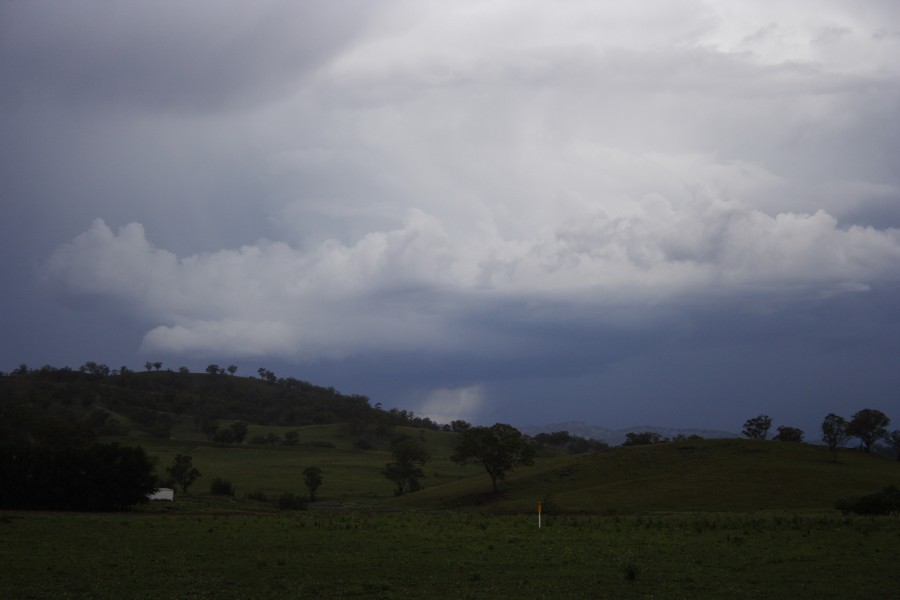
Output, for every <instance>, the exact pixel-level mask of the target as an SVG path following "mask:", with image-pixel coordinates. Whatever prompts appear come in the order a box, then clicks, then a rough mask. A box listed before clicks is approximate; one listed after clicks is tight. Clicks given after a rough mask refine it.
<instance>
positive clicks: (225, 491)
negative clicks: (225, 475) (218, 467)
mask: <svg viewBox="0 0 900 600" xmlns="http://www.w3.org/2000/svg"><path fill="white" fill-rule="evenodd" d="M209 493H210V494H213V495H214V496H234V486H233V485H231V482H230V481H228V480H227V479H222V478H221V477H216V478H215V479H213V480H212V483H210V484H209Z"/></svg>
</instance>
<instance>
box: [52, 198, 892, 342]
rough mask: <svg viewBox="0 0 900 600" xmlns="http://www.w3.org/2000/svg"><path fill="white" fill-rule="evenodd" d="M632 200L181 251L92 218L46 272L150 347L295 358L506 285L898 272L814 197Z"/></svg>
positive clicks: (713, 296) (779, 283)
mask: <svg viewBox="0 0 900 600" xmlns="http://www.w3.org/2000/svg"><path fill="white" fill-rule="evenodd" d="M635 206H636V207H637V208H636V209H635V210H634V211H633V212H632V214H631V215H629V216H618V217H610V216H608V215H606V214H605V213H603V211H602V210H599V209H596V210H593V211H585V212H584V213H583V214H575V215H573V214H568V215H567V216H566V218H565V219H564V220H562V221H560V222H558V223H555V224H553V226H552V227H548V228H545V229H544V230H543V231H542V232H540V233H538V234H535V235H531V236H529V237H524V238H519V239H505V238H502V237H500V236H495V237H492V238H491V237H486V236H483V235H482V236H467V235H465V234H460V233H456V234H451V233H449V232H448V230H447V228H445V227H444V226H443V225H442V222H441V220H440V219H439V218H438V217H437V216H434V215H429V214H426V213H425V212H423V211H421V210H416V209H413V210H410V211H409V212H408V214H407V216H406V219H405V220H404V221H403V223H401V224H400V225H399V226H398V227H396V228H395V229H392V230H389V231H378V232H371V233H369V234H367V235H365V236H363V237H362V238H361V239H359V240H358V241H356V242H355V243H352V244H344V243H339V242H337V241H334V240H330V241H327V242H325V243H323V244H321V245H319V246H318V247H316V248H313V249H311V250H300V249H298V248H294V247H291V246H289V245H287V244H284V243H281V242H271V241H266V240H262V241H259V242H257V243H255V244H252V245H245V246H242V247H240V248H237V249H225V250H220V251H217V252H212V253H207V254H197V255H192V256H186V257H177V256H175V255H174V254H173V253H171V252H168V251H166V250H164V249H160V248H156V247H154V246H153V245H152V244H151V243H150V242H149V241H148V240H147V238H146V235H145V232H144V229H143V227H142V226H141V225H139V224H136V223H132V224H129V225H126V226H125V227H122V228H120V229H119V230H118V231H117V232H113V231H112V230H111V229H110V228H109V227H108V226H107V225H106V224H105V223H104V222H103V221H102V220H99V219H98V220H96V221H95V222H94V224H93V225H92V226H91V228H90V229H89V230H87V231H85V232H84V233H82V234H81V235H79V236H78V237H76V238H75V239H74V240H73V241H72V242H71V243H68V244H65V245H63V246H60V247H59V248H58V249H57V250H56V251H55V252H54V253H53V255H52V256H51V257H50V258H49V260H48V261H47V263H46V265H45V271H44V272H45V277H46V280H47V281H48V283H50V284H51V285H52V286H53V287H54V289H56V290H57V291H58V292H59V293H61V294H62V295H63V296H64V297H71V298H80V299H84V298H97V299H102V300H103V301H105V302H115V303H118V304H119V305H120V306H121V307H122V308H123V310H127V311H132V312H136V313H139V314H140V315H141V316H142V317H144V318H146V319H150V320H151V321H155V322H156V323H157V325H156V326H155V327H154V328H153V329H152V330H150V331H149V332H148V333H147V335H146V336H145V338H144V341H143V343H144V346H145V348H147V349H148V350H155V351H159V350H166V351H172V352H179V353H203V352H210V351H215V350H221V349H223V348H227V349H228V350H229V351H230V352H233V353H235V354H237V355H241V354H245V355H266V354H269V355H279V356H294V357H305V358H314V357H317V356H332V357H334V356H346V355H349V354H354V353H356V352H360V351H370V350H372V349H375V348H394V349H403V350H409V349H415V348H418V347H423V348H424V347H428V348H434V347H442V346H443V347H447V348H455V349H457V350H458V349H460V348H462V347H464V346H465V345H466V344H467V343H470V342H471V340H468V339H466V336H465V334H464V333H463V332H461V331H460V330H459V328H458V327H457V325H458V324H457V323H456V321H457V319H459V318H460V317H461V316H463V315H461V314H460V311H461V310H475V311H483V312H486V313H489V312H490V311H491V310H494V309H495V308H496V307H495V303H496V304H497V305H499V303H501V302H509V301H510V300H516V299H520V300H522V301H523V302H527V301H529V300H534V299H538V300H540V299H541V298H544V299H550V300H552V301H553V302H554V303H555V304H556V305H557V306H563V307H564V306H566V304H567V302H572V303H573V304H577V305H578V306H579V307H580V308H581V309H584V308H585V307H587V308H588V310H591V309H590V307H594V309H595V310H596V311H597V314H598V315H602V314H603V312H604V309H606V308H609V307H619V308H621V307H630V310H636V311H639V310H648V311H650V310H655V308H654V307H656V308H658V307H659V306H660V305H677V304H678V303H679V302H681V301H682V300H684V299H687V298H690V299H691V300H692V301H695V302H696V301H700V302H711V303H715V302H719V301H722V299H723V298H724V299H728V301H734V300H735V299H739V298H740V297H742V296H743V295H746V294H748V293H751V294H752V295H753V296H754V299H755V300H758V299H759V298H760V297H762V298H763V299H765V298H766V297H771V298H777V299H778V300H779V301H781V300H783V299H784V298H785V297H788V298H789V297H794V296H796V295H797V294H801V295H803V297H805V298H808V297H816V296H821V295H829V294H834V293H840V292H844V291H860V290H865V289H868V288H869V287H870V286H872V285H877V284H879V283H880V282H883V281H886V280H889V281H896V280H897V279H898V278H900V269H898V265H900V231H897V230H877V229H874V228H871V227H859V226H852V227H846V228H842V227H839V225H838V223H837V221H836V220H835V219H834V218H833V217H831V216H830V215H828V214H827V213H825V212H823V211H819V212H816V213H814V214H793V213H783V214H778V215H774V216H770V215H767V214H764V213H762V212H760V211H758V210H755V209H753V208H750V207H746V206H743V205H741V204H739V203H736V202H731V201H722V200H717V199H714V198H708V197H694V198H690V199H686V200H683V201H680V202H672V201H669V200H667V199H666V198H664V197H661V196H647V197H645V198H643V199H641V200H640V201H639V202H637V203H636V204H635ZM448 297H453V298H454V299H456V301H457V302H455V303H454V304H453V305H452V306H451V303H445V299H446V298H448ZM460 299H462V302H459V300H460ZM460 306H466V307H468V308H465V309H461V308H460ZM641 306H644V307H646V308H644V309H641V308H639V307H641ZM468 316H471V315H468ZM534 318H535V319H540V318H541V317H540V316H535V317H534ZM485 333H486V332H483V331H482V332H480V334H481V335H484V334H485Z"/></svg>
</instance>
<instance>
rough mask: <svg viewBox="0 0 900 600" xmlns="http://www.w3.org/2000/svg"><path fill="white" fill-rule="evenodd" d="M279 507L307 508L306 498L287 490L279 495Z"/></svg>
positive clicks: (290, 508) (284, 508)
mask: <svg viewBox="0 0 900 600" xmlns="http://www.w3.org/2000/svg"><path fill="white" fill-rule="evenodd" d="M278 508H280V509H281V510H306V498H304V497H303V496H298V495H297V494H292V493H290V492H285V493H283V494H282V495H280V496H279V497H278Z"/></svg>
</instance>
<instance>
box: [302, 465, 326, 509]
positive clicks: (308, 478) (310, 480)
mask: <svg viewBox="0 0 900 600" xmlns="http://www.w3.org/2000/svg"><path fill="white" fill-rule="evenodd" d="M303 483H305V484H306V489H308V490H309V501H310V502H315V501H316V490H317V489H319V486H320V485H322V469H320V468H319V467H306V468H305V469H303Z"/></svg>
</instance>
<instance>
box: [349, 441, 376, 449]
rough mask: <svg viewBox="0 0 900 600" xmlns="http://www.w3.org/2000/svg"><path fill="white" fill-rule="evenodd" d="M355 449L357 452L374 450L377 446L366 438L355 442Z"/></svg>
mask: <svg viewBox="0 0 900 600" xmlns="http://www.w3.org/2000/svg"><path fill="white" fill-rule="evenodd" d="M353 447H354V448H356V449H357V450H374V449H375V444H373V443H372V442H370V441H369V440H367V439H365V438H359V439H355V440H353Z"/></svg>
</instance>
